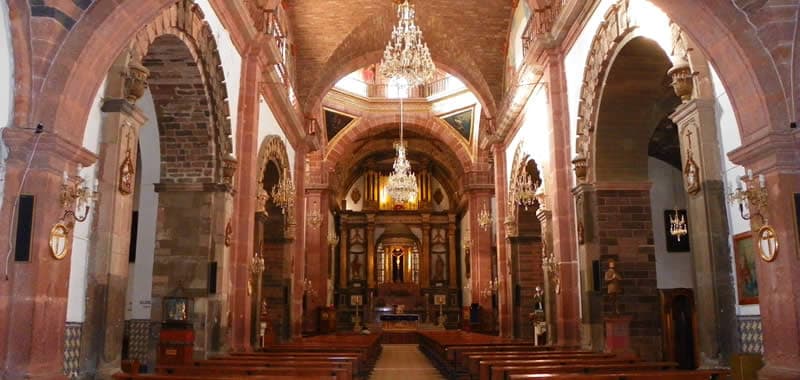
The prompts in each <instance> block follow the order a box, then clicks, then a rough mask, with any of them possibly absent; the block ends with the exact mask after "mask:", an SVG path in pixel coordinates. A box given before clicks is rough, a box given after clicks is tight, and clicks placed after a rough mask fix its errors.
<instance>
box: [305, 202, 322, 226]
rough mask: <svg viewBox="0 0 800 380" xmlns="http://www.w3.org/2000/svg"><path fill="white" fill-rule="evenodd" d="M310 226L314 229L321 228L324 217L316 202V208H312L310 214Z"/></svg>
mask: <svg viewBox="0 0 800 380" xmlns="http://www.w3.org/2000/svg"><path fill="white" fill-rule="evenodd" d="M308 224H310V225H311V227H314V228H319V226H320V225H321V224H322V215H321V214H320V210H319V205H318V204H317V202H316V201H314V206H312V207H311V212H309V213H308Z"/></svg>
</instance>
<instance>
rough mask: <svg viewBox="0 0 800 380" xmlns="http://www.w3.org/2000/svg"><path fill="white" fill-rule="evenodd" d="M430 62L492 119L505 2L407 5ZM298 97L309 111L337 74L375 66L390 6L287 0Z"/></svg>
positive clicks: (421, 0)
mask: <svg viewBox="0 0 800 380" xmlns="http://www.w3.org/2000/svg"><path fill="white" fill-rule="evenodd" d="M412 4H414V5H415V6H416V8H417V24H418V25H419V26H420V27H421V28H422V31H423V36H424V38H425V41H426V42H427V43H428V46H429V47H430V50H431V55H432V56H433V59H434V61H436V63H437V65H438V66H439V67H441V68H442V69H444V70H446V71H448V72H450V73H451V74H453V75H455V76H457V77H459V78H460V79H462V80H463V81H464V82H465V83H466V84H467V85H468V86H469V87H470V88H471V89H472V90H473V92H475V93H476V95H477V96H478V98H479V99H480V100H481V102H482V103H483V104H484V106H485V107H486V112H487V113H489V114H493V112H494V109H495V106H496V104H497V103H498V102H499V101H500V100H501V98H502V91H503V88H502V84H503V71H504V66H505V47H504V46H505V43H506V40H507V38H508V33H509V28H510V22H511V12H512V0H416V1H413V0H412ZM285 5H286V6H287V8H286V9H287V11H288V14H289V17H290V24H291V28H292V35H293V39H294V42H295V47H296V54H297V55H296V65H297V66H296V67H297V76H296V77H297V94H298V98H299V100H300V102H301V104H303V106H304V108H305V110H306V112H308V113H310V112H314V111H316V110H317V109H318V106H319V105H320V104H321V99H322V97H323V96H324V95H325V92H327V90H328V89H330V88H331V87H332V86H333V84H334V83H335V82H336V81H337V80H338V79H340V78H342V77H343V76H345V75H347V74H349V73H350V72H352V71H355V70H357V69H359V68H361V67H364V66H366V65H368V64H371V63H377V62H379V61H380V58H381V55H382V53H383V49H384V47H385V46H386V43H387V42H388V41H389V38H390V36H391V31H392V26H393V25H395V24H396V21H397V17H396V12H395V6H394V3H393V1H392V0H288V1H286V3H285Z"/></svg>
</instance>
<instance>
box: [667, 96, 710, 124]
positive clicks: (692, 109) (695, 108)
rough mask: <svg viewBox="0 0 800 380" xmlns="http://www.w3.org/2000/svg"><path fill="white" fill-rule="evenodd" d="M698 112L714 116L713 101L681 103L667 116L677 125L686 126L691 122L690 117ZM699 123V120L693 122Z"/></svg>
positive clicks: (699, 100) (702, 100) (698, 100)
mask: <svg viewBox="0 0 800 380" xmlns="http://www.w3.org/2000/svg"><path fill="white" fill-rule="evenodd" d="M699 112H710V113H711V114H712V115H713V114H714V100H713V99H692V100H690V101H688V102H686V103H682V104H680V105H678V107H676V108H675V111H674V112H673V113H672V114H670V115H669V118H670V120H672V122H674V123H675V124H678V125H683V124H688V123H690V122H692V117H693V116H695V115H696V113H699ZM695 122H697V123H699V122H700V121H699V120H695Z"/></svg>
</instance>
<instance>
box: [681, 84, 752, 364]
mask: <svg viewBox="0 0 800 380" xmlns="http://www.w3.org/2000/svg"><path fill="white" fill-rule="evenodd" d="M670 118H671V119H672V121H673V122H675V124H677V125H678V136H679V139H680V145H681V161H682V163H683V168H684V185H685V188H686V190H687V193H688V195H687V214H688V218H689V220H688V225H689V242H690V245H691V249H692V258H693V260H694V275H695V277H694V282H695V289H694V290H695V299H696V300H698V302H696V305H695V307H696V311H697V339H698V346H697V348H698V349H699V359H700V362H699V363H698V364H699V365H700V366H701V367H715V366H719V365H725V364H726V363H728V361H729V357H730V354H731V353H732V352H733V350H734V347H735V344H736V342H737V341H738V336H737V335H738V334H737V329H736V317H735V316H736V308H735V302H736V301H735V296H734V292H735V289H734V287H733V278H732V275H731V272H732V268H731V260H730V247H729V246H728V223H727V217H726V215H725V210H726V208H725V186H724V184H723V180H722V170H723V169H722V162H721V156H720V154H719V146H720V141H719V138H718V136H717V135H718V128H717V126H716V116H715V114H714V101H713V100H690V101H688V102H685V103H683V104H681V105H680V106H678V108H677V109H676V110H675V112H674V113H673V114H672V115H670ZM690 168H691V169H690ZM689 170H697V173H695V174H691V175H693V176H695V177H694V178H695V179H693V180H691V181H696V182H689V181H690V180H689V176H690V174H689V173H688V171H689ZM697 176H699V177H697Z"/></svg>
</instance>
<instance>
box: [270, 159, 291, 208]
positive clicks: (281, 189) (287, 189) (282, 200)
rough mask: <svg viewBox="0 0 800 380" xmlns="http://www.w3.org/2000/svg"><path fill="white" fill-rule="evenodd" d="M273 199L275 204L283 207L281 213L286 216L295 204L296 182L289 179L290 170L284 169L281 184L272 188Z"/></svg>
mask: <svg viewBox="0 0 800 380" xmlns="http://www.w3.org/2000/svg"><path fill="white" fill-rule="evenodd" d="M270 195H272V199H273V200H274V201H275V204H277V205H278V206H280V207H281V212H282V213H283V214H286V210H287V209H288V208H289V207H290V206H291V205H292V204H294V200H295V191H294V182H292V179H291V178H289V170H288V169H283V175H282V176H281V180H280V182H278V184H277V185H275V186H273V187H272V194H270Z"/></svg>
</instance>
